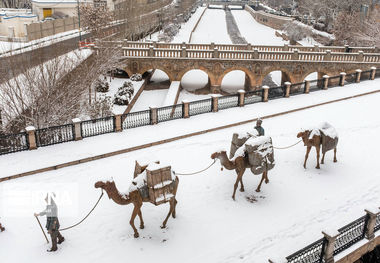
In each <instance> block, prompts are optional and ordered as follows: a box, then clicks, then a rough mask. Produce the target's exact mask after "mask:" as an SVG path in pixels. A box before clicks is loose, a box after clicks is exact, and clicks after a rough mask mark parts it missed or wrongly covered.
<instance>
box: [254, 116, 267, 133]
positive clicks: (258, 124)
mask: <svg viewBox="0 0 380 263" xmlns="http://www.w3.org/2000/svg"><path fill="white" fill-rule="evenodd" d="M262 123H263V121H262V120H261V119H260V118H259V119H258V120H257V121H256V127H255V129H256V131H257V132H258V133H259V136H264V135H265V131H264V128H263V127H261V124H262Z"/></svg>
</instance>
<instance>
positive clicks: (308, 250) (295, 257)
mask: <svg viewBox="0 0 380 263" xmlns="http://www.w3.org/2000/svg"><path fill="white" fill-rule="evenodd" d="M365 211H366V215H364V216H362V217H360V218H358V219H356V220H355V221H353V222H351V223H349V224H347V225H346V226H344V227H342V228H340V229H338V231H336V232H335V231H334V232H330V231H329V232H327V231H326V232H322V233H323V235H324V237H323V238H321V239H319V240H317V241H316V242H314V243H312V244H310V245H308V246H306V247H305V248H303V249H301V250H299V251H297V252H295V253H293V254H292V255H290V256H288V257H286V261H285V262H287V263H303V262H310V263H321V262H334V256H336V255H338V254H339V253H341V252H342V251H345V250H346V249H348V248H350V247H352V246H353V245H354V244H357V243H358V242H359V241H361V240H363V239H367V241H368V242H374V240H375V232H377V231H379V230H380V212H379V209H375V211H371V210H365ZM374 243H375V242H374ZM375 245H376V244H375ZM370 247H371V246H369V245H368V244H364V245H363V246H362V247H356V249H357V251H358V253H355V254H354V257H357V258H355V260H354V259H353V256H352V255H351V256H350V255H349V253H347V257H350V259H351V261H350V262H353V261H356V260H358V259H359V258H360V257H361V256H363V255H364V254H365V253H367V252H369V251H370V250H369V249H370ZM354 252H355V251H354ZM354 252H353V253H354ZM269 261H270V262H272V263H276V262H275V261H273V260H269ZM281 262H282V261H281ZM335 262H336V261H335ZM339 262H340V261H339ZM343 262H345V261H343Z"/></svg>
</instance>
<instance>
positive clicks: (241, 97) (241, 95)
mask: <svg viewBox="0 0 380 263" xmlns="http://www.w3.org/2000/svg"><path fill="white" fill-rule="evenodd" d="M238 94H239V107H244V98H245V91H244V90H242V89H240V90H238Z"/></svg>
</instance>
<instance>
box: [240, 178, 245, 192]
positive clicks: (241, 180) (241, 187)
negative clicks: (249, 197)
mask: <svg viewBox="0 0 380 263" xmlns="http://www.w3.org/2000/svg"><path fill="white" fill-rule="evenodd" d="M240 192H244V185H243V176H241V177H240Z"/></svg>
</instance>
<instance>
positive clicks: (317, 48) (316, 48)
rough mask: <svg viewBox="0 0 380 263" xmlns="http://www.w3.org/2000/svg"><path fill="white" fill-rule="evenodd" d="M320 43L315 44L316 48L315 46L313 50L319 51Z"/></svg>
mask: <svg viewBox="0 0 380 263" xmlns="http://www.w3.org/2000/svg"><path fill="white" fill-rule="evenodd" d="M319 50H320V49H319V45H318V44H316V45H314V48H313V51H314V52H319Z"/></svg>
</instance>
